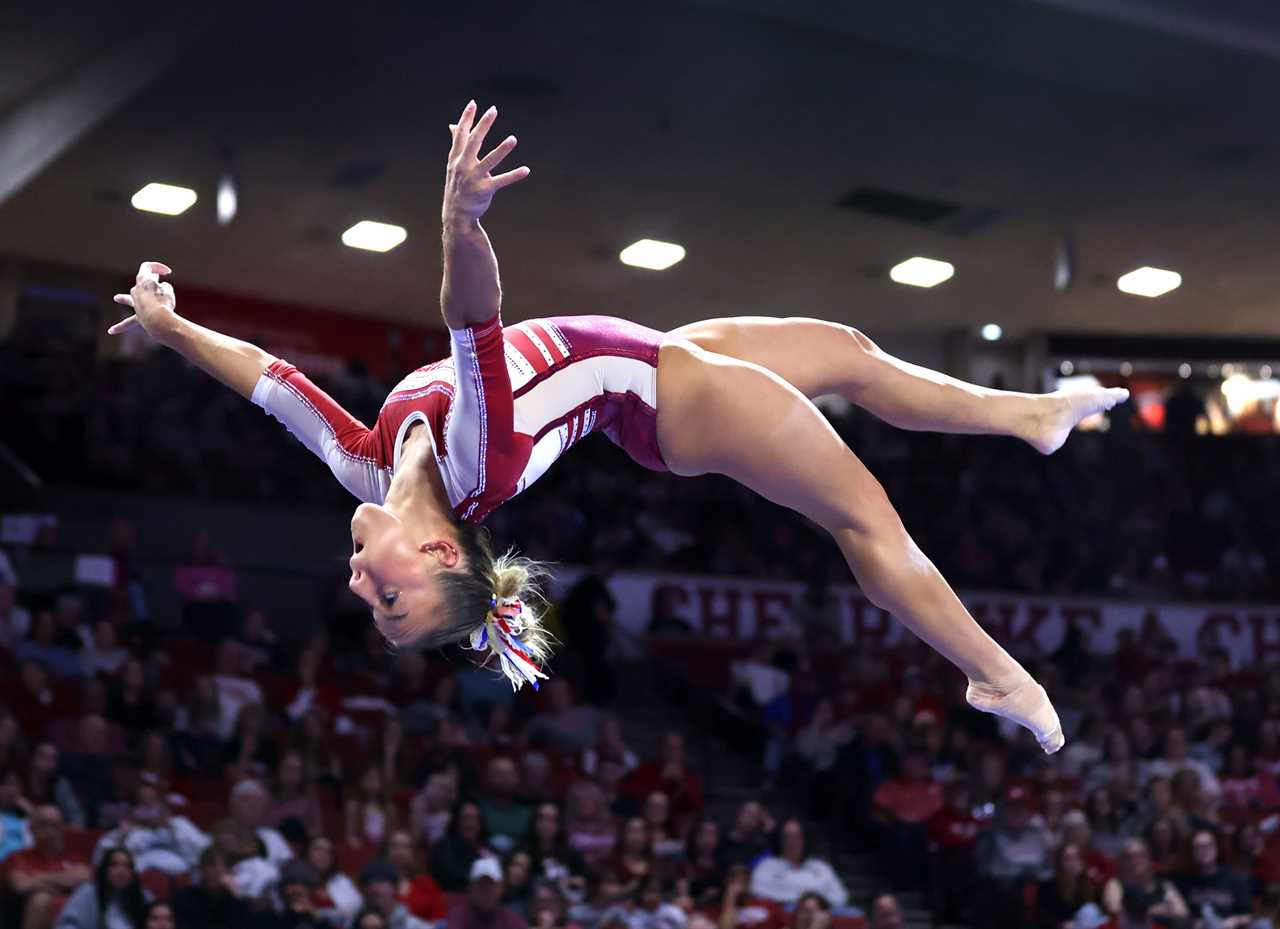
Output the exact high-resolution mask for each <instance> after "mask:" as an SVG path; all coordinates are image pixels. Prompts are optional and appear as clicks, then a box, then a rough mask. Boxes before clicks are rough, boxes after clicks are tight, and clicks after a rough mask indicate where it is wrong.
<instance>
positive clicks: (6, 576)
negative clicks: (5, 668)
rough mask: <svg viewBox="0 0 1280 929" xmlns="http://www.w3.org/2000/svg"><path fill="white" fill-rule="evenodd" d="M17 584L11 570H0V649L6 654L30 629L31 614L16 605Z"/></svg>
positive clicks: (0, 553) (0, 554)
mask: <svg viewBox="0 0 1280 929" xmlns="http://www.w3.org/2000/svg"><path fill="white" fill-rule="evenodd" d="M2 555H3V553H2V552H0V556H2ZM6 563H7V558H6ZM17 583H18V580H17V577H16V576H15V575H14V574H13V572H12V570H8V571H6V570H3V569H0V649H2V650H4V651H8V652H12V651H13V650H14V649H15V648H16V647H17V645H18V643H19V642H21V641H22V640H23V639H25V638H26V636H27V633H28V632H29V631H30V629H31V613H30V612H28V611H27V609H26V608H25V607H21V606H19V605H18V603H17V597H16V588H17Z"/></svg>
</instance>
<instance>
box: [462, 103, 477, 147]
mask: <svg viewBox="0 0 1280 929" xmlns="http://www.w3.org/2000/svg"><path fill="white" fill-rule="evenodd" d="M475 118H476V102H475V101H474V100H472V101H471V102H470V103H468V104H467V105H466V106H464V107H463V108H462V115H461V116H459V117H458V132H459V133H461V135H462V138H463V139H464V140H465V139H466V137H467V134H468V133H469V132H470V131H471V124H472V123H473V122H474V121H475Z"/></svg>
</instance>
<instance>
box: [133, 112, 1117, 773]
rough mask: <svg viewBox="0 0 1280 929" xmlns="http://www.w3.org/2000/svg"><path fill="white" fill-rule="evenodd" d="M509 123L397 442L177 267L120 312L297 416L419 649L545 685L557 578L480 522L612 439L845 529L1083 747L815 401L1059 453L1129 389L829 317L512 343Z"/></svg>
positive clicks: (844, 536) (381, 602) (483, 126)
mask: <svg viewBox="0 0 1280 929" xmlns="http://www.w3.org/2000/svg"><path fill="white" fill-rule="evenodd" d="M496 115H497V113H496V110H495V109H493V108H490V109H489V110H488V111H487V112H486V113H484V114H483V115H482V116H480V117H479V119H477V118H476V105H475V103H474V101H473V102H472V103H469V104H468V105H467V107H466V108H465V109H464V110H463V111H462V115H461V117H460V118H459V120H458V122H457V124H455V125H452V126H450V132H451V134H452V138H453V144H452V146H451V148H450V150H449V158H448V166H447V171H446V175H445V190H444V205H443V209H442V216H441V218H442V221H443V239H444V283H443V286H442V288H441V294H440V304H441V310H442V312H443V315H444V322H445V324H446V325H447V326H448V328H449V335H450V339H451V342H452V353H451V357H450V358H447V359H444V360H441V361H437V362H434V363H432V364H429V365H427V366H425V367H422V368H419V369H417V370H416V371H414V372H412V373H411V374H409V375H408V376H407V377H406V378H405V379H404V380H403V381H401V382H400V383H399V384H398V385H397V386H396V388H395V389H394V390H393V391H392V392H391V394H390V395H389V396H388V397H387V400H386V402H385V404H384V405H383V407H382V410H381V412H379V414H378V418H377V421H376V422H375V423H374V425H373V428H372V429H370V428H367V427H366V426H364V425H363V424H362V423H360V422H358V421H356V420H355V419H354V418H353V417H351V416H350V415H349V414H348V413H346V412H345V411H344V410H343V409H342V408H341V407H339V406H338V405H337V404H336V403H335V402H334V401H333V400H332V399H331V398H330V397H329V396H328V395H326V394H325V393H324V392H323V391H321V390H319V389H318V388H317V387H316V386H315V385H314V384H312V383H311V382H310V381H309V380H308V379H307V378H306V377H305V376H304V375H303V374H301V373H300V372H299V371H298V370H297V369H296V368H294V367H293V366H292V365H290V364H288V363H287V362H285V361H282V360H280V359H277V358H275V357H273V356H271V355H270V354H268V353H267V352H265V351H263V350H261V349H259V348H257V347H256V346H254V345H250V344H248V343H246V342H241V341H239V340H237V339H233V338H229V337H227V336H225V335H222V334H220V333H217V332H213V331H211V330H209V329H206V328H204V327H202V326H199V325H196V324H195V323H192V322H191V321H189V320H185V319H182V318H181V317H180V316H178V315H177V314H176V313H175V297H174V291H173V288H172V287H171V286H170V285H169V284H168V283H167V282H161V281H160V280H159V278H160V276H162V275H168V274H171V273H172V271H171V270H170V269H169V268H168V267H166V266H165V265H163V264H160V263H158V262H146V263H144V264H143V265H142V266H141V268H140V269H139V271H138V276H137V282H136V285H135V286H134V287H133V289H132V290H131V291H130V292H129V293H128V294H119V295H117V296H116V298H115V299H116V302H118V303H122V304H125V305H127V306H130V307H132V308H133V311H134V314H135V315H133V316H130V317H129V318H128V319H125V320H122V321H121V322H119V323H116V324H115V325H114V326H112V327H111V329H110V330H109V331H110V332H112V333H118V332H122V331H124V330H126V329H128V328H129V327H131V326H134V325H141V326H142V327H143V329H144V330H145V331H146V332H147V334H148V335H149V336H151V337H152V338H153V339H155V340H156V341H157V342H159V343H160V344H162V345H165V346H168V347H169V348H172V349H174V350H175V351H177V352H179V353H180V354H181V355H183V356H184V357H185V358H186V359H187V360H188V361H190V362H192V363H193V364H195V365H197V366H198V367H200V368H202V369H203V370H204V371H206V372H208V373H209V374H210V375H212V376H213V377H214V378H216V379H218V380H219V381H221V382H222V383H224V384H226V385H227V386H228V387H230V388H232V389H233V390H235V391H237V392H238V393H240V394H242V395H243V396H245V397H247V398H248V399H250V400H252V401H253V402H254V403H256V404H257V405H259V406H261V407H262V408H263V409H264V410H266V411H267V412H268V413H270V414H271V415H272V416H274V417H275V418H277V419H278V420H280V421H281V422H282V423H284V424H285V426H287V427H288V428H289V430H290V431H291V432H293V434H294V435H295V436H297V437H298V438H299V439H300V440H301V441H302V442H303V443H304V444H305V445H306V446H307V447H308V448H309V449H311V451H313V452H314V453H316V454H317V455H319V456H320V457H321V458H323V459H324V460H325V461H326V462H327V463H328V465H329V467H330V468H331V469H332V471H333V473H334V476H335V477H336V478H337V479H338V480H339V481H340V482H341V483H342V485H343V486H344V487H346V488H347V489H348V490H349V491H351V493H352V494H354V495H355V496H356V497H357V498H359V499H360V500H361V501H363V502H362V503H361V504H360V505H359V506H358V507H356V511H355V515H354V517H353V518H352V520H351V537H352V542H353V548H354V554H353V555H352V556H351V581H350V586H351V590H352V591H354V592H355V593H356V594H357V595H358V596H359V597H360V598H361V599H363V600H364V601H365V602H366V603H368V604H369V606H370V607H371V608H372V610H373V621H374V623H375V624H376V625H377V627H378V629H379V630H380V631H381V632H382V633H383V635H384V636H385V637H386V638H387V639H388V640H389V641H390V642H392V643H396V644H398V645H408V644H415V645H425V646H442V645H445V644H448V643H453V642H459V643H462V644H464V645H465V646H469V647H471V648H473V649H477V650H479V651H482V652H484V653H485V654H486V657H487V658H494V659H496V661H497V663H498V664H499V666H500V667H501V669H502V671H503V672H504V673H505V674H506V676H507V677H508V678H509V679H510V680H511V682H512V684H513V686H515V687H517V688H518V687H519V686H520V685H521V684H523V683H524V682H525V681H528V682H529V683H532V684H534V685H535V686H536V685H537V682H538V680H539V679H540V678H543V677H544V676H545V675H544V672H543V670H542V665H543V662H544V660H545V659H546V657H547V655H548V653H549V651H550V648H549V645H550V643H549V638H548V636H547V634H546V633H545V632H544V631H543V630H542V628H541V627H540V625H539V622H538V619H539V617H538V612H537V609H536V608H535V607H534V606H533V605H531V604H530V602H529V600H530V596H531V595H532V593H533V591H532V585H533V582H534V581H535V580H536V575H537V574H538V570H537V566H536V565H533V564H531V563H530V562H528V561H526V560H524V559H521V558H518V557H515V556H513V555H512V554H511V553H508V554H506V555H502V556H499V557H495V556H494V554H493V552H492V551H491V549H490V547H489V544H488V542H487V539H486V536H485V534H484V533H483V531H482V530H481V529H480V528H479V523H480V521H481V520H483V519H484V518H485V517H486V516H487V515H488V514H489V513H491V512H492V511H493V510H494V509H495V508H496V507H498V506H500V505H501V504H502V503H504V502H505V501H507V500H509V499H511V498H512V497H513V496H515V495H516V494H518V493H520V491H522V490H524V489H525V488H526V487H527V486H529V485H530V484H531V483H533V482H534V481H535V480H537V479H538V477H540V476H541V475H542V474H543V472H545V471H546V470H547V468H548V467H550V465H551V463H552V462H553V461H555V460H556V459H557V458H559V457H560V456H561V455H562V454H563V453H564V452H565V451H566V450H568V448H569V447H570V446H572V445H573V444H574V443H575V442H577V441H578V440H579V439H581V438H582V437H583V436H584V435H587V434H588V433H590V432H593V431H599V432H603V433H604V434H605V435H607V436H608V437H609V438H610V439H612V440H613V441H614V442H615V443H616V444H618V445H620V446H621V447H622V448H623V449H624V450H625V451H626V452H627V453H628V454H629V455H630V456H631V457H632V458H633V459H635V460H636V461H637V462H639V463H640V464H642V465H644V466H645V467H648V468H652V469H655V470H669V471H672V472H674V473H675V474H679V475H686V476H694V475H698V474H708V473H715V474H724V475H727V476H728V477H731V478H733V479H734V480H736V481H739V482H740V483H742V484H744V485H746V486H747V487H749V488H751V489H752V490H754V491H756V492H757V493H759V494H762V495H763V496H765V497H767V498H768V499H770V500H772V501H774V502H775V503H778V504H781V505H782V506H786V507H790V508H791V509H793V510H795V511H796V512H798V513H801V514H803V515H804V516H806V517H808V518H809V519H811V520H813V521H814V522H815V523H817V524H818V525H819V526H821V527H822V528H824V529H825V530H827V531H828V532H829V533H830V534H831V536H832V538H833V539H834V540H835V542H836V544H837V545H838V546H840V550H841V551H842V552H843V553H844V556H845V558H846V560H847V561H848V563H849V567H850V569H851V570H852V571H853V574H854V577H855V578H856V579H857V582H858V585H859V587H860V588H861V589H862V591H863V593H864V594H865V595H866V596H867V597H868V598H869V599H870V600H871V601H872V602H873V603H875V604H876V605H877V606H879V607H881V608H883V609H885V610H887V611H889V612H890V613H892V614H893V615H894V616H895V617H897V618H898V619H899V620H900V621H902V622H903V623H905V624H906V625H907V627H908V628H910V629H911V630H912V631H913V632H915V633H916V635H918V636H920V638H922V639H924V640H925V641H926V642H928V643H929V644H930V645H931V646H933V647H934V648H936V649H937V650H938V651H939V652H941V653H942V654H943V655H945V656H946V657H947V658H948V659H949V660H950V661H951V662H952V663H954V664H955V665H956V666H957V667H958V668H960V670H961V671H963V672H964V673H965V675H966V676H967V677H968V678H969V686H968V691H967V694H966V696H967V699H968V701H969V703H970V704H971V705H972V706H974V707H975V708H977V709H979V710H983V711H986V712H989V713H994V714H996V715H999V716H1003V717H1006V718H1008V719H1010V720H1013V721H1015V722H1017V723H1019V724H1020V725H1022V726H1025V727H1026V728H1028V729H1030V730H1031V731H1032V732H1033V733H1034V734H1035V736H1036V738H1037V740H1038V741H1039V743H1040V745H1041V747H1042V748H1043V749H1044V750H1045V751H1046V752H1054V751H1057V750H1058V748H1060V747H1061V746H1062V743H1063V736H1062V729H1061V727H1060V726H1059V723H1058V716H1057V713H1056V712H1055V711H1054V709H1053V706H1052V705H1051V703H1050V702H1049V699H1048V697H1047V695H1046V694H1045V691H1044V689H1043V688H1042V687H1041V686H1040V685H1039V684H1038V683H1036V681H1035V680H1033V679H1032V677H1031V676H1030V675H1029V674H1028V673H1027V671H1026V670H1024V669H1023V668H1022V666H1021V665H1020V664H1019V663H1018V662H1017V661H1016V660H1014V659H1013V658H1012V657H1011V656H1010V655H1009V654H1008V653H1007V652H1006V651H1005V650H1004V649H1003V648H1001V647H1000V646H999V645H998V644H997V643H996V642H995V641H994V640H993V639H992V638H991V637H990V636H988V635H987V634H986V632H984V631H983V630H982V628H981V627H980V626H979V625H978V624H977V623H976V622H975V621H974V619H973V617H972V616H970V615H969V613H968V611H967V610H966V609H965V607H964V605H963V604H962V603H961V602H960V600H959V599H958V598H957V597H956V595H955V593H954V592H953V591H952V590H951V587H950V586H948V584H947V582H946V581H945V580H944V579H943V577H942V575H941V574H939V573H938V570H937V569H936V568H935V567H934V566H933V564H932V562H930V561H929V559H928V558H927V557H925V555H924V554H923V553H922V552H921V551H920V549H919V548H918V547H917V546H916V544H915V543H914V542H913V541H912V539H911V537H910V536H909V535H908V534H907V531H906V529H904V528H903V525H902V521H901V520H900V519H899V517H898V514H897V512H895V510H894V508H893V505H892V504H891V503H890V502H889V498H888V497H887V496H886V495H885V492H884V489H883V488H882V487H881V486H880V484H879V483H878V482H877V481H876V479H875V478H874V477H872V476H871V474H870V472H869V471H867V469H866V467H865V466H863V464H862V462H861V461H859V460H858V457H857V456H856V455H855V454H854V453H853V452H852V451H850V450H849V448H848V447H847V446H846V445H845V444H844V442H843V441H841V439H840V438H839V436H837V435H836V433H835V431H834V430H833V429H832V428H831V426H830V425H829V424H828V423H827V421H826V419H824V418H823V416H822V414H821V413H820V412H819V411H818V409H817V408H816V407H815V406H814V405H813V403H812V402H811V401H810V398H812V397H816V396H819V395H820V394H829V393H837V394H840V395H842V396H844V397H845V398H847V399H848V400H849V401H851V402H852V403H856V404H857V405H859V406H861V407H864V408H865V409H867V410H869V411H871V412H872V413H873V414H875V415H876V416H878V417H880V418H881V419H884V420H885V421H887V422H889V423H891V424H892V425H895V426H898V427H901V428H904V429H915V430H931V431H935V432H955V433H984V434H992V435H1008V436H1015V437H1017V438H1019V439H1023V440H1024V441H1026V442H1028V443H1029V444H1031V445H1032V446H1033V447H1035V448H1036V449H1038V450H1039V451H1041V452H1042V453H1045V454H1048V453H1050V452H1053V451H1054V450H1055V449H1057V448H1058V447H1059V446H1060V445H1062V443H1063V442H1064V441H1065V440H1066V437H1067V435H1068V433H1069V432H1070V431H1071V430H1072V429H1073V428H1074V427H1075V426H1076V424H1077V423H1079V421H1080V420H1081V419H1083V418H1084V417H1086V416H1088V415H1090V414H1093V413H1098V412H1101V411H1103V410H1108V409H1110V408H1111V407H1113V406H1114V405H1115V404H1117V403H1119V402H1122V401H1123V400H1124V399H1126V397H1127V392H1126V391H1123V390H1116V389H1112V390H1103V389H1097V390H1093V391H1087V392H1080V393H1071V394H1064V393H1052V394H1044V395H1033V394H1024V393H1012V392H1007V391H1000V390H988V389H986V388H982V387H975V386H973V385H970V384H965V383H962V382H960V381H957V380H954V379H952V378H950V377H947V376H945V375H942V374H938V373H935V372H933V371H929V370H926V369H924V368H920V367H917V366H915V365H911V364H907V363H905V362H903V361H899V360H898V359H896V358H893V357H891V356H889V355H887V354H885V353H884V352H882V351H881V350H880V349H879V348H878V347H877V346H876V345H875V343H873V342H872V341H871V340H870V339H868V338H867V337H866V336H864V335H863V334H862V333H860V332H858V331H856V330H854V329H851V328H849V327H847V326H842V325H837V324H834V323H828V322H823V321H821V320H816V319H801V318H794V319H771V318H763V317H753V316H747V317H736V318H732V319H716V320H708V321H704V322H698V323H693V324H691V325H688V326H684V327H682V328H680V329H676V330H675V331H673V332H668V333H662V332H657V331H654V330H652V329H648V328H646V327H644V326H640V325H637V324H635V323H631V322H627V321H625V320H621V319H613V318H609V317H604V316H572V317H548V318H544V319H532V320H527V321H525V322H522V323H519V324H516V325H512V326H506V327H504V326H503V324H502V320H501V317H500V315H499V307H500V303H501V296H502V293H501V288H500V285H499V280H498V265H497V259H496V258H495V256H494V253H493V249H492V247H491V246H490V243H489V238H488V236H487V234H486V233H485V231H484V229H483V228H481V225H480V218H481V217H482V216H483V215H484V214H485V212H486V211H487V210H488V208H489V204H490V202H491V201H492V199H493V196H494V194H495V193H496V192H497V191H499V190H501V189H503V188H505V187H509V186H510V185H512V184H515V183H516V182H518V181H520V180H522V179H524V178H525V177H527V176H528V174H529V169H528V168H525V167H520V168H516V169H515V170H512V171H507V172H505V173H502V174H493V173H492V172H493V171H494V169H495V168H497V167H498V165H499V164H500V163H501V162H502V161H503V159H505V158H506V157H507V156H508V155H509V154H510V153H511V151H512V149H514V148H515V146H516V140H515V138H514V137H508V138H507V139H506V140H504V141H503V142H502V143H501V144H499V145H498V146H496V147H495V148H493V150H492V151H490V152H489V153H488V154H486V155H484V156H483V157H481V155H480V151H481V146H482V145H483V144H484V140H485V136H486V135H487V134H488V132H489V130H490V128H491V127H492V126H493V122H494V119H495V118H496Z"/></svg>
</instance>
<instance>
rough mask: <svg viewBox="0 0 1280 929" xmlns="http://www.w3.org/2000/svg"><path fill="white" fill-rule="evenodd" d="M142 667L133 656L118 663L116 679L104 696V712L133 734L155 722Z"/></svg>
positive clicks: (157, 716)
mask: <svg viewBox="0 0 1280 929" xmlns="http://www.w3.org/2000/svg"><path fill="white" fill-rule="evenodd" d="M146 683H147V682H146V670H145V668H144V667H143V665H142V662H141V661H139V660H138V659H137V658H127V660H125V661H123V662H122V663H121V674H120V680H119V681H117V682H116V683H115V684H114V686H113V687H112V688H111V690H110V692H109V696H108V697H107V708H106V712H105V714H104V715H105V716H106V717H107V719H109V720H111V722H113V723H116V724H117V725H118V726H120V727H122V728H123V729H124V730H125V731H127V732H130V733H133V734H134V735H135V736H138V735H141V734H142V733H143V732H146V731H147V730H148V729H154V728H156V726H158V725H159V723H160V719H159V714H158V713H157V711H156V705H155V701H154V700H153V699H152V698H151V694H150V693H148V692H147V686H146Z"/></svg>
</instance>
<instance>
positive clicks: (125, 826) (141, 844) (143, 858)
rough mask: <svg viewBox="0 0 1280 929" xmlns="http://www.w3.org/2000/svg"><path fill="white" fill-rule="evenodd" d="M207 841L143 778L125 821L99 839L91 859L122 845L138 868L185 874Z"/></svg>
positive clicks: (158, 790) (197, 829) (171, 873)
mask: <svg viewBox="0 0 1280 929" xmlns="http://www.w3.org/2000/svg"><path fill="white" fill-rule="evenodd" d="M209 841H210V840H209V837H208V836H207V835H205V834H204V832H202V831H201V830H200V829H199V828H198V827H197V826H196V825H195V824H194V823H193V822H191V820H189V819H187V818H186V817H185V816H174V815H172V814H171V813H170V812H169V807H168V804H167V802H166V801H165V797H164V794H163V793H162V792H161V790H160V789H159V788H158V787H157V785H155V784H154V783H150V782H148V781H146V780H143V781H140V782H139V783H138V787H137V790H136V792H135V795H134V805H133V808H132V809H131V810H130V811H129V812H128V813H127V814H126V817H125V820H124V822H122V823H121V824H120V825H119V826H117V827H116V828H115V829H113V830H112V831H111V832H108V833H107V834H106V835H104V836H103V837H102V839H101V840H99V842H98V847H97V849H96V850H95V851H94V861H95V862H97V861H101V859H102V857H103V855H105V854H106V853H107V852H109V851H111V850H112V849H116V848H123V849H125V850H126V851H128V852H129V853H130V855H132V856H133V859H134V863H135V865H136V866H137V868H138V870H139V871H149V870H156V871H163V872H164V873H165V874H170V875H177V874H186V873H187V872H188V871H190V870H191V869H192V868H194V867H195V866H196V864H197V863H198V862H199V860H200V855H201V853H202V852H203V851H204V850H205V848H206V847H208V845H209Z"/></svg>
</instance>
